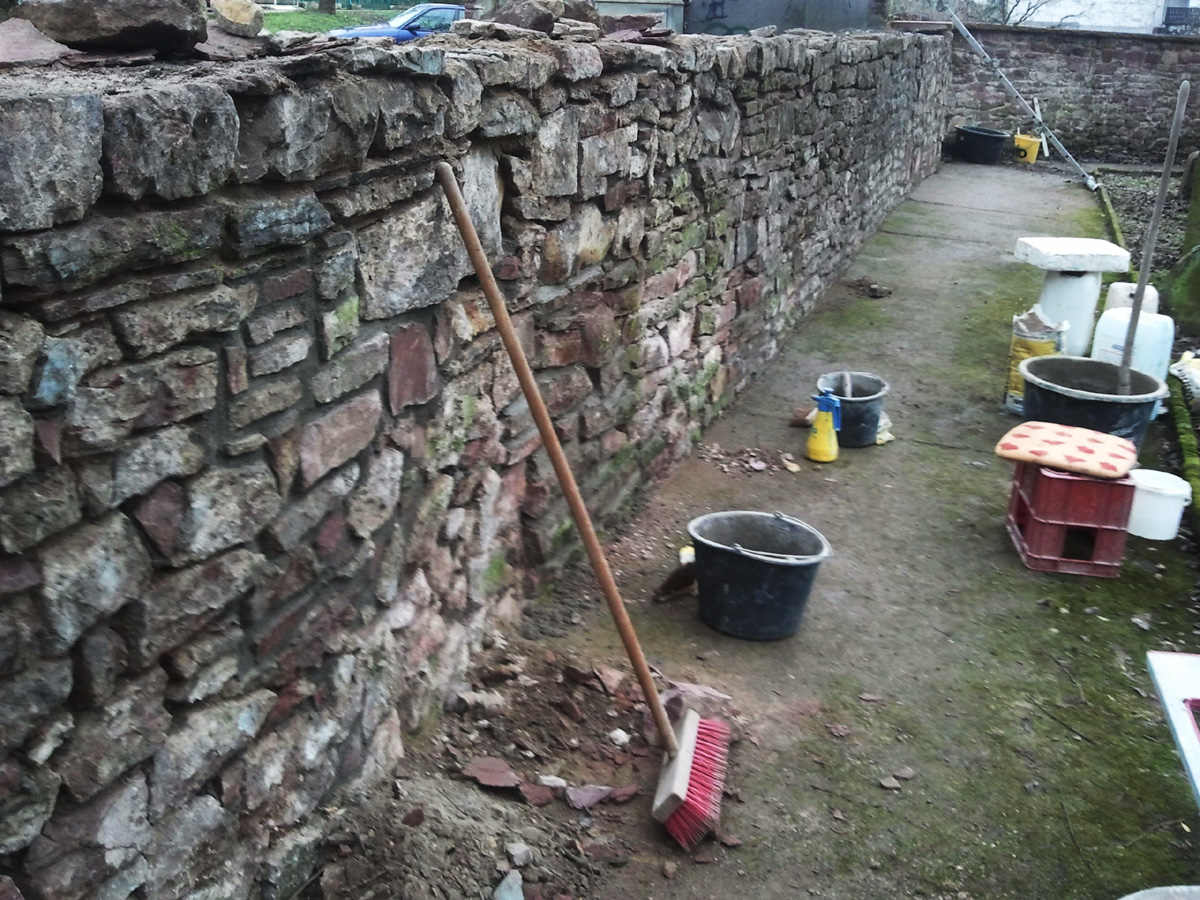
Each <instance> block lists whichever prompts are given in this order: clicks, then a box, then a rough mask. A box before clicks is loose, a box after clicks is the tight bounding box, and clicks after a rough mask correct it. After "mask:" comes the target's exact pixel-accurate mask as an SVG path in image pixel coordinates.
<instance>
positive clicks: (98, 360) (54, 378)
mask: <svg viewBox="0 0 1200 900" xmlns="http://www.w3.org/2000/svg"><path fill="white" fill-rule="evenodd" d="M41 349H42V356H43V360H42V365H41V368H40V369H39V370H38V371H37V374H36V376H35V377H34V383H33V391H32V394H31V396H30V406H31V407H46V406H59V405H61V404H63V403H65V402H67V401H69V400H70V399H71V398H72V397H74V395H75V388H76V387H77V386H78V385H79V382H80V381H81V380H82V379H83V377H84V376H85V375H87V374H88V373H89V372H91V371H92V370H93V369H96V368H97V367H99V366H102V365H106V364H108V363H113V362H117V361H118V360H119V359H120V358H121V349H120V347H118V346H117V339H116V337H115V336H114V335H113V331H112V328H111V327H110V326H109V325H108V323H107V322H95V323H92V324H89V325H84V326H82V327H80V328H76V329H70V330H67V331H65V332H62V333H61V334H58V335H54V336H49V337H47V338H46V339H45V341H44V342H43V344H42V348H41Z"/></svg>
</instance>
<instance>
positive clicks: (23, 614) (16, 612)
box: [0, 557, 44, 678]
mask: <svg viewBox="0 0 1200 900" xmlns="http://www.w3.org/2000/svg"><path fill="white" fill-rule="evenodd" d="M3 559H4V562H14V563H20V564H23V565H24V566H28V567H29V568H30V569H32V568H33V567H32V566H29V564H28V563H27V562H25V561H24V560H16V559H14V558H12V557H6V558H3ZM0 568H2V564H0ZM34 573H35V574H36V570H34ZM35 583H36V582H35ZM30 586H32V585H30ZM26 589H27V587H22V588H21V590H26ZM5 593H7V592H5ZM41 632H42V627H41V625H40V623H39V621H38V615H37V612H36V611H35V610H34V608H33V602H32V600H31V599H30V598H29V597H28V596H22V597H8V598H6V599H5V600H4V602H3V604H2V605H0V678H7V677H9V676H10V675H15V674H16V673H17V672H19V671H21V670H22V669H24V668H25V667H27V666H29V665H31V664H32V663H33V662H34V661H35V660H39V659H41V658H42V657H43V655H44V654H43V653H42V634H41Z"/></svg>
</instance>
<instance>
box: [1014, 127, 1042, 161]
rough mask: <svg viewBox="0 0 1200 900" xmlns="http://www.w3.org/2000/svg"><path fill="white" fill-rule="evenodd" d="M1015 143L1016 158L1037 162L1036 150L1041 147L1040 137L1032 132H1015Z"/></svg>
mask: <svg viewBox="0 0 1200 900" xmlns="http://www.w3.org/2000/svg"><path fill="white" fill-rule="evenodd" d="M1013 143H1014V144H1016V145H1017V159H1018V160H1020V161H1021V162H1024V163H1032V162H1037V155H1038V150H1040V149H1041V147H1042V139H1041V138H1039V137H1035V136H1034V135H1032V134H1017V135H1015V136H1014V137H1013Z"/></svg>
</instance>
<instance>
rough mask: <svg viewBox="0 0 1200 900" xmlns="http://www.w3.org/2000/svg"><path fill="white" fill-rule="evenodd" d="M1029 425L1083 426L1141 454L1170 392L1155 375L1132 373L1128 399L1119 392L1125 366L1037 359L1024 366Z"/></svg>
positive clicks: (1065, 358) (1083, 359)
mask: <svg viewBox="0 0 1200 900" xmlns="http://www.w3.org/2000/svg"><path fill="white" fill-rule="evenodd" d="M1020 371H1021V375H1022V376H1023V377H1024V378H1025V413H1024V419H1025V421H1027V422H1029V421H1034V422H1054V423H1055V424H1057V425H1077V426H1079V427H1081V428H1090V429H1092V430H1093V431H1101V432H1104V433H1105V434H1115V435H1117V436H1118V437H1123V438H1128V439H1129V440H1131V441H1133V443H1134V444H1135V445H1136V446H1137V447H1138V448H1139V449H1140V448H1141V446H1142V438H1144V437H1145V436H1146V428H1147V427H1148V426H1149V425H1150V420H1151V418H1153V416H1154V407H1155V406H1156V405H1157V403H1158V401H1159V400H1161V399H1162V398H1163V397H1166V396H1167V394H1168V393H1169V391H1168V389H1167V386H1166V384H1164V383H1163V382H1161V381H1159V380H1158V379H1157V378H1155V377H1154V376H1153V375H1147V374H1145V373H1144V372H1138V371H1136V370H1132V369H1131V370H1130V372H1129V387H1130V393H1129V394H1128V395H1124V396H1123V395H1121V394H1118V393H1117V376H1118V373H1119V372H1120V367H1119V366H1115V365H1113V364H1112V363H1108V362H1104V361H1102V360H1099V359H1088V358H1087V357H1085V356H1034V357H1031V358H1030V359H1027V360H1025V361H1023V362H1022V363H1021V366H1020Z"/></svg>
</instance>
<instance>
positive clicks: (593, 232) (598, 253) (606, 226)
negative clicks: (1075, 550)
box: [540, 203, 616, 284]
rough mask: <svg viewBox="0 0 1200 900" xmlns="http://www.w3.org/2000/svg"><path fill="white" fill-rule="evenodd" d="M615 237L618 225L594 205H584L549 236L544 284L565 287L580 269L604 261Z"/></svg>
mask: <svg viewBox="0 0 1200 900" xmlns="http://www.w3.org/2000/svg"><path fill="white" fill-rule="evenodd" d="M615 234H616V221H615V220H614V219H612V218H609V217H605V215H604V214H603V213H601V212H600V208H599V207H598V206H596V205H595V204H594V203H582V204H580V205H579V206H578V207H577V208H576V210H575V212H574V213H573V214H572V215H571V218H570V219H568V220H567V221H566V222H564V223H562V224H561V225H557V226H555V227H554V228H553V229H551V230H550V231H549V232H548V233H547V235H546V244H545V247H544V248H543V250H542V269H541V273H540V276H541V280H542V281H543V282H546V283H549V284H562V283H563V282H565V281H568V280H569V279H570V278H571V277H572V276H574V275H576V274H577V273H578V272H579V270H580V269H583V268H586V267H588V266H592V265H595V264H596V263H598V262H600V260H602V259H604V257H605V256H606V255H607V253H608V249H609V247H610V246H611V245H612V241H613V237H614V235H615Z"/></svg>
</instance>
